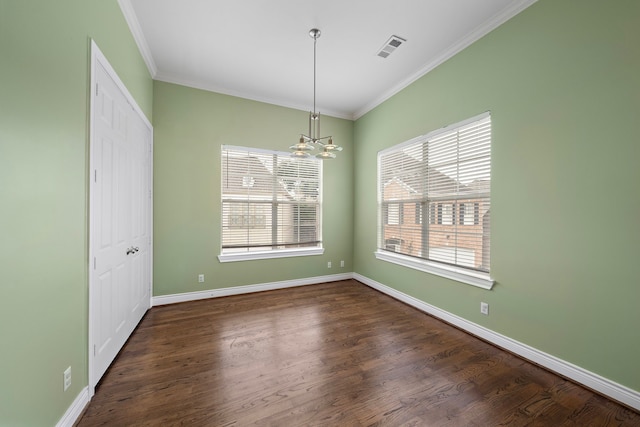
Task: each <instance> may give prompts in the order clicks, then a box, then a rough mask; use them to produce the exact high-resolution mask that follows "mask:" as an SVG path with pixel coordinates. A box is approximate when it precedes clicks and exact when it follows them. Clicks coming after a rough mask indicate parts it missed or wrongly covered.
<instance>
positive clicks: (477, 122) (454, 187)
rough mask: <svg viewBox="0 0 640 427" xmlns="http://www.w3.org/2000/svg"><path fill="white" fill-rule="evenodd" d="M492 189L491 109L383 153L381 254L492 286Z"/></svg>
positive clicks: (380, 155)
mask: <svg viewBox="0 0 640 427" xmlns="http://www.w3.org/2000/svg"><path fill="white" fill-rule="evenodd" d="M490 191H491V116H490V114H489V113H485V114H482V115H480V116H477V117H474V118H472V119H469V120H466V121H464V122H461V123H458V124H455V125H452V126H448V127H446V128H443V129H440V130H438V131H435V132H432V133H430V134H427V135H424V136H421V137H418V138H414V139H412V140H410V141H407V142H405V143H402V144H399V145H397V146H394V147H390V148H388V149H386V150H383V151H381V152H379V153H378V200H379V218H380V220H379V221H378V250H377V251H376V256H377V257H378V258H379V259H383V260H386V261H391V262H397V263H399V264H402V265H407V266H410V267H414V268H418V269H421V270H424V271H429V272H434V273H436V274H441V275H444V276H446V277H452V278H454V279H457V280H461V281H463V282H465V283H471V284H474V285H478V286H481V287H485V288H490V287H491V286H492V284H493V281H492V280H491V279H490V276H489V265H490V250H489V246H490V202H491V192H490ZM405 205H406V206H415V212H416V218H415V220H414V221H406V222H404V221H402V219H401V218H402V212H403V211H402V210H401V207H403V206H405ZM421 207H423V208H421ZM423 210H424V211H425V212H428V221H427V220H419V217H420V214H419V212H421V211H423ZM392 212H393V215H392ZM390 242H394V243H393V244H390ZM396 242H398V243H396ZM400 242H401V244H399V243H400Z"/></svg>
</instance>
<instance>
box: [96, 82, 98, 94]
mask: <svg viewBox="0 0 640 427" xmlns="http://www.w3.org/2000/svg"><path fill="white" fill-rule="evenodd" d="M96 96H98V83H96Z"/></svg>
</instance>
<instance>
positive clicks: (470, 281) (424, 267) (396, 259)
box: [375, 250, 495, 289]
mask: <svg viewBox="0 0 640 427" xmlns="http://www.w3.org/2000/svg"><path fill="white" fill-rule="evenodd" d="M375 256H376V258H377V259H379V260H382V261H387V262H391V263H394V264H398V265H402V266H404V267H409V268H413V269H414V270H420V271H424V272H426V273H431V274H435V275H437V276H441V277H445V278H447V279H451V280H455V281H458V282H461V283H465V284H467V285H471V286H477V287H479V288H482V289H491V288H492V287H493V285H494V283H495V281H494V280H493V279H492V278H491V277H489V275H488V274H486V273H481V272H476V271H469V270H465V269H464V268H458V267H453V266H448V265H444V264H438V263H435V262H431V261H426V260H420V259H417V258H413V257H408V256H404V255H399V254H396V253H392V252H387V251H380V250H378V251H376V252H375Z"/></svg>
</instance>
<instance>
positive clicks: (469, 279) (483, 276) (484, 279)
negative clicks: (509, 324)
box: [374, 112, 495, 289]
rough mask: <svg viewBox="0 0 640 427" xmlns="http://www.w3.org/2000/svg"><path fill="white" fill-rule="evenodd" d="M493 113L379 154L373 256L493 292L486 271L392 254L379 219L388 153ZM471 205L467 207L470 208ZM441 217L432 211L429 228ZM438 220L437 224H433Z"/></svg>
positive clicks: (487, 114) (473, 118) (417, 138)
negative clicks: (382, 180)
mask: <svg viewBox="0 0 640 427" xmlns="http://www.w3.org/2000/svg"><path fill="white" fill-rule="evenodd" d="M490 116H491V113H490V112H486V113H483V114H480V115H478V116H475V117H471V118H469V119H467V120H464V121H461V122H459V123H455V124H452V125H450V126H447V127H444V128H442V129H439V130H436V131H433V132H430V133H428V134H426V135H422V136H419V137H416V138H413V139H411V140H409V141H405V142H403V143H401V144H398V145H395V146H393V147H389V148H387V149H385V150H382V151H380V152H378V215H379V218H378V225H377V227H378V244H377V250H376V251H375V253H374V255H375V257H376V259H378V260H381V261H386V262H391V263H394V264H398V265H401V266H404V267H408V268H412V269H415V270H419V271H423V272H426V273H430V274H435V275H437V276H441V277H445V278H448V279H452V280H455V281H458V282H461V283H465V284H468V285H472V286H476V287H479V288H483V289H491V288H492V287H493V285H494V283H495V281H494V280H493V279H492V278H491V275H490V273H488V272H484V271H478V270H473V269H469V268H465V267H463V266H460V265H451V264H446V263H440V262H437V261H432V260H427V259H424V258H419V257H413V256H408V255H404V254H401V253H397V252H392V251H389V250H385V249H384V248H385V246H384V245H385V242H384V224H382V222H383V220H382V218H381V217H380V216H381V215H382V210H383V208H382V206H383V203H382V188H381V187H382V185H383V183H381V178H380V173H381V172H380V171H381V158H382V156H383V155H385V154H387V153H391V152H397V151H399V150H402V149H403V148H406V147H408V146H411V145H414V144H416V143H421V142H426V141H428V140H430V139H433V138H435V137H437V136H439V135H443V134H445V133H451V132H453V131H455V130H456V129H459V128H463V127H465V126H467V125H469V124H471V123H474V122H477V121H480V120H483V119H485V118H487V117H490ZM457 206H458V207H459V204H457ZM467 206H468V205H467ZM467 206H465V209H466V208H467ZM471 206H473V204H471ZM450 207H451V208H453V206H451V205H450ZM434 213H435V214H436V215H437V214H438V213H437V210H436V212H433V211H431V210H430V211H429V226H431V225H433V224H434V222H435V223H437V222H438V221H437V218H432V216H433V214H434ZM451 214H452V215H451V216H452V218H451V222H452V223H454V222H455V223H459V222H460V218H459V217H458V216H459V215H460V212H459V210H458V212H456V215H453V212H451ZM468 215H469V214H468V213H467V212H466V211H465V217H464V218H463V219H462V221H463V222H464V223H465V224H466V221H467V219H468V218H469V216H468ZM473 215H475V213H474V214H473ZM434 219H435V221H434ZM441 219H442V222H444V212H443V213H442V217H441Z"/></svg>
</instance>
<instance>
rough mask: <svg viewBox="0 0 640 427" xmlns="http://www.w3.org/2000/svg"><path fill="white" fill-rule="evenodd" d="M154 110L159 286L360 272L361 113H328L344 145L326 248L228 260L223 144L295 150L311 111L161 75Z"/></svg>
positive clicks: (328, 129) (335, 165) (333, 166)
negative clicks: (357, 125) (356, 179)
mask: <svg viewBox="0 0 640 427" xmlns="http://www.w3.org/2000/svg"><path fill="white" fill-rule="evenodd" d="M153 111H154V159H153V161H154V295H156V296H157V295H171V294H179V293H184V292H194V291H203V290H208V289H219V288H226V287H230V286H240V285H249V284H261V283H269V282H278V281H284V280H293V279H300V278H306V277H314V276H323V275H328V274H338V273H345V272H351V271H353V264H352V255H353V247H352V244H353V225H352V222H353V173H352V165H353V148H352V140H353V122H351V121H349V120H343V119H336V118H333V117H328V116H324V117H323V118H322V127H323V135H325V134H326V135H329V134H330V135H333V137H334V141H335V143H336V144H339V145H342V146H344V147H345V151H343V152H342V153H339V154H338V158H336V159H333V160H327V161H324V167H323V174H324V175H323V176H324V180H323V185H324V188H323V246H324V248H325V252H324V254H323V255H318V256H305V257H297V258H284V259H270V260H261V261H241V262H230V263H220V262H219V261H218V258H217V256H218V255H219V254H220V232H221V230H220V216H221V205H220V189H221V181H220V179H221V173H220V146H221V145H224V144H229V145H239V146H247V147H256V148H267V149H277V150H282V151H288V148H289V146H290V145H292V144H294V143H297V142H298V138H299V136H300V133H306V131H307V129H306V127H307V120H308V113H305V112H304V111H298V110H292V109H288V108H283V107H277V106H274V105H269V104H265V103H260V102H255V101H250V100H246V99H241V98H236V97H232V96H226V95H221V94H217V93H212V92H207V91H203V90H198V89H191V88H187V87H184V86H179V85H175V84H170V83H164V82H159V81H156V82H154V98H153ZM341 260H344V261H345V266H344V268H340V261H341ZM327 261H332V265H333V268H331V269H328V268H327ZM198 274H204V275H205V283H198V280H197V279H198Z"/></svg>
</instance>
